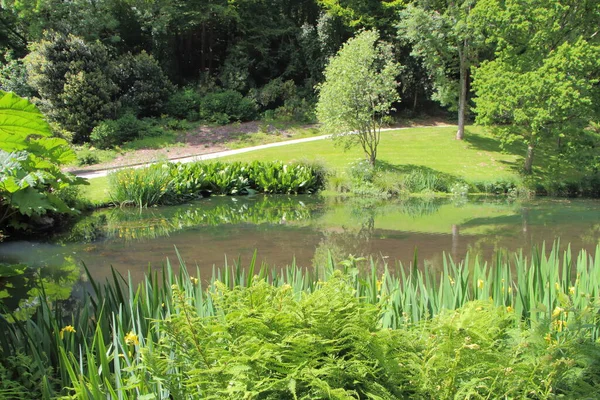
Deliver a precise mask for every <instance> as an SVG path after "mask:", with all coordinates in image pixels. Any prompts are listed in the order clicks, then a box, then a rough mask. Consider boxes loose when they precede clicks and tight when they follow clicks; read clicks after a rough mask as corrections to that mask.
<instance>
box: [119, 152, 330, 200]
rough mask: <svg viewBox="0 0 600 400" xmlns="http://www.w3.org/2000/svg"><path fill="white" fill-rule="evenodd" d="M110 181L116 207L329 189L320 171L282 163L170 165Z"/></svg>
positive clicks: (125, 172) (133, 171)
mask: <svg viewBox="0 0 600 400" xmlns="http://www.w3.org/2000/svg"><path fill="white" fill-rule="evenodd" d="M109 180H110V196H111V199H112V201H113V202H114V203H115V204H121V205H128V204H131V205H136V206H139V207H147V206H151V205H154V204H176V203H181V202H185V201H188V200H190V199H193V198H198V197H202V196H209V195H211V194H216V195H244V194H248V193H256V192H258V193H270V194H275V193H284V194H286V193H292V194H300V193H314V192H316V191H317V190H319V189H320V188H322V187H323V185H324V183H325V172H324V171H323V169H322V168H321V167H319V166H316V165H310V164H302V163H293V164H284V163H282V162H280V161H275V162H260V161H254V162H252V163H248V164H245V163H241V162H233V163H223V162H211V163H203V162H197V163H189V164H173V163H167V164H156V165H152V166H149V167H146V168H140V169H127V170H122V171H118V172H115V173H114V174H112V175H110V176H109Z"/></svg>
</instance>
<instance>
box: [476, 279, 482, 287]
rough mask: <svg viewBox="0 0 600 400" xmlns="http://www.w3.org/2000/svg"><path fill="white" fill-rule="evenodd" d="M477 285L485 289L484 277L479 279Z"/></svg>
mask: <svg viewBox="0 0 600 400" xmlns="http://www.w3.org/2000/svg"><path fill="white" fill-rule="evenodd" d="M477 287H478V288H479V289H483V279H479V280H478V281H477Z"/></svg>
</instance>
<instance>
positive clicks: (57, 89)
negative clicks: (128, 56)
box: [25, 33, 119, 143]
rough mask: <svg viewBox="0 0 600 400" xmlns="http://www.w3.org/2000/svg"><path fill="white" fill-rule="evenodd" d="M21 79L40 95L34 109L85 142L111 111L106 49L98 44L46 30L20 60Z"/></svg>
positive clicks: (111, 85) (114, 103)
mask: <svg viewBox="0 0 600 400" xmlns="http://www.w3.org/2000/svg"><path fill="white" fill-rule="evenodd" d="M25 65H26V66H27V76H28V81H27V83H28V84H29V85H31V87H32V88H34V89H35V90H36V91H37V92H38V94H39V95H40V98H41V100H40V102H39V105H40V108H41V109H42V111H43V112H44V113H45V114H46V115H47V116H48V117H49V118H50V119H51V120H53V121H56V122H58V123H60V124H61V125H62V126H63V127H64V128H65V129H67V130H68V131H70V132H73V133H74V136H73V141H74V142H76V143H81V142H85V141H87V140H88V139H89V134H90V132H91V130H92V128H93V127H94V126H95V125H96V124H97V122H98V121H101V120H103V119H107V118H111V117H113V116H114V115H116V112H117V111H118V108H119V104H118V101H117V99H116V98H115V97H116V96H117V94H118V90H119V89H118V87H117V85H115V83H114V81H113V77H112V69H111V68H110V65H111V63H110V54H109V50H108V48H107V47H106V46H105V45H103V44H101V43H100V42H95V43H87V42H85V41H84V40H83V39H81V38H78V37H75V36H72V35H69V36H67V35H64V34H59V33H50V34H48V35H46V37H45V38H44V39H43V40H41V41H40V42H37V43H35V44H33V45H32V51H31V53H29V54H28V55H27V57H26V58H25Z"/></svg>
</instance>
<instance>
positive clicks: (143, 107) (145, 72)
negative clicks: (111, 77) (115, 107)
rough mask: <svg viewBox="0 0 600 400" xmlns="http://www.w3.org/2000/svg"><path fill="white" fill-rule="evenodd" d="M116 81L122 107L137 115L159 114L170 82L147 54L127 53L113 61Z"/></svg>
mask: <svg viewBox="0 0 600 400" xmlns="http://www.w3.org/2000/svg"><path fill="white" fill-rule="evenodd" d="M115 63H116V65H117V68H116V71H118V72H117V73H116V77H115V81H116V82H117V84H118V85H119V87H120V93H121V95H120V96H121V102H122V103H123V106H124V107H126V108H129V109H131V110H133V111H134V113H135V115H136V116H138V117H148V116H156V115H158V114H159V113H160V112H161V111H162V110H163V109H164V107H165V104H167V101H168V99H169V95H170V94H171V93H172V91H173V85H172V84H171V82H170V81H169V79H168V78H167V76H166V75H165V73H164V72H163V70H162V68H161V67H160V65H158V62H157V61H156V60H155V59H154V57H152V56H151V55H150V54H148V53H146V52H145V51H142V52H141V53H139V54H136V55H131V54H126V55H124V56H122V57H121V58H120V59H118V60H116V61H115Z"/></svg>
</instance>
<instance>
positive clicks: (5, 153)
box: [0, 91, 86, 229]
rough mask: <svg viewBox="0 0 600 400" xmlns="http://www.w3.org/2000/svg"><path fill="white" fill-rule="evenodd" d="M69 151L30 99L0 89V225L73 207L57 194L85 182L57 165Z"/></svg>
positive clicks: (70, 156)
mask: <svg viewBox="0 0 600 400" xmlns="http://www.w3.org/2000/svg"><path fill="white" fill-rule="evenodd" d="M75 157H76V156H75V153H74V152H73V151H72V150H71V149H70V147H69V145H68V143H67V142H66V141H65V140H64V139H60V138H55V137H51V130H50V127H49V125H48V123H47V122H46V121H45V120H44V117H43V115H42V114H41V113H40V112H39V110H38V109H37V108H36V107H35V106H34V105H33V104H31V103H30V102H29V101H28V100H25V99H22V98H20V97H18V96H16V95H14V94H13V93H6V92H2V91H0V165H2V169H1V170H0V228H2V227H3V226H6V225H7V226H10V227H11V228H16V229H23V228H28V227H29V224H30V223H31V222H32V220H33V219H35V218H36V217H40V216H43V215H45V214H46V213H48V212H57V213H73V212H75V210H73V209H72V208H70V207H69V206H68V205H67V204H66V203H65V202H64V201H63V200H62V199H61V198H60V196H58V195H57V192H58V191H60V190H61V189H65V188H68V187H70V186H72V185H80V184H83V183H85V182H86V181H85V180H83V179H81V178H76V177H75V176H73V175H71V174H68V173H64V172H62V171H61V170H60V165H61V164H65V163H68V162H71V161H73V160H74V159H75Z"/></svg>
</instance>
